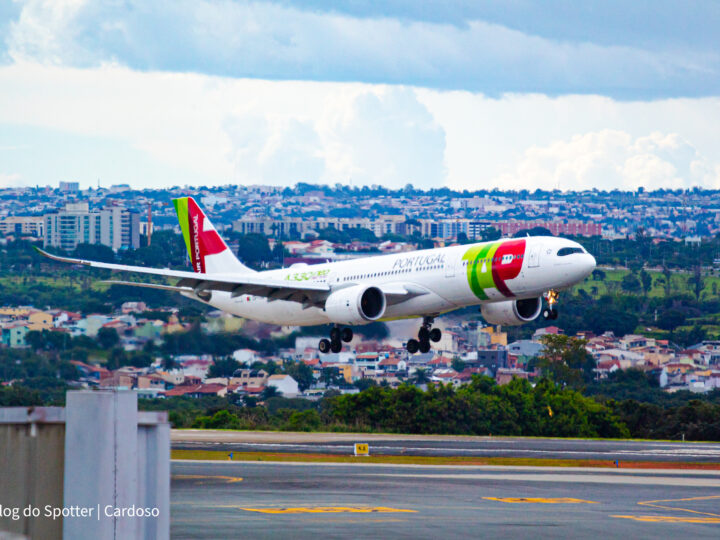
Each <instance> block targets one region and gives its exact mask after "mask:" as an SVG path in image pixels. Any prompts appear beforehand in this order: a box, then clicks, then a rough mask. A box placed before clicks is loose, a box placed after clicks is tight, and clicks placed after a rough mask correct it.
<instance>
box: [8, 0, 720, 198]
mask: <svg viewBox="0 0 720 540" xmlns="http://www.w3.org/2000/svg"><path fill="white" fill-rule="evenodd" d="M717 28H720V3H718V2H668V1H659V0H655V1H652V2H651V1H645V0H642V1H635V2H619V1H614V0H613V1H602V2H601V1H598V2H594V1H592V2H591V1H585V2H571V1H548V2H529V1H512V0H505V1H487V2H472V1H459V2H450V1H445V2H440V1H425V2H420V1H417V0H416V1H411V0H406V1H394V2H393V1H391V2H371V1H362V0H346V1H339V2H320V1H312V0H310V1H306V2H288V1H277V2H240V1H237V2H235V1H230V0H225V1H208V0H174V1H171V0H160V1H155V2H144V1H136V0H125V1H92V2H90V1H84V0H26V1H12V2H3V3H0V185H15V184H23V185H32V184H37V183H41V184H46V183H50V184H54V183H56V182H57V181H59V180H67V179H70V178H76V179H78V180H80V181H81V182H83V183H84V184H90V183H94V181H93V180H92V179H93V178H94V179H97V178H98V177H99V178H101V179H104V180H105V181H106V182H108V183H113V182H129V183H131V184H136V185H158V186H161V185H174V184H184V183H187V184H191V185H192V184H218V183H272V184H283V185H288V184H293V183H295V182H297V181H301V180H302V181H315V182H329V183H335V182H349V181H352V182H354V183H358V184H372V183H385V184H386V185H395V186H402V185H404V184H405V183H408V182H411V183H414V184H416V185H419V186H422V187H433V186H439V185H449V186H451V187H458V188H472V187H475V186H482V187H484V186H495V185H498V186H500V187H528V188H533V187H542V188H548V187H560V188H561V189H568V188H569V187H571V186H586V187H598V188H614V187H619V188H635V187H637V186H639V185H643V186H645V187H648V188H653V187H685V186H693V185H703V186H706V187H720V185H719V184H720V146H719V145H720V143H718V142H716V141H719V140H720V132H719V130H720V128H719V127H718V126H717V125H716V124H717V122H715V121H713V118H718V116H717V114H718V112H719V110H720V109H719V105H718V96H720V47H719V45H720V38H719V37H718V36H719V35H720V34H719V33H718V32H717ZM108 81H112V84H109V82H108ZM713 115H714V116H713ZM16 141H19V142H18V143H17V144H16V143H15V142H16ZM28 147H32V148H33V150H32V155H33V159H29V158H28V150H27V148H28ZM19 148H25V150H24V151H23V150H20V149H19ZM89 155H92V156H94V157H92V158H89V159H82V158H83V156H89ZM98 156H102V159H99V158H98ZM95 181H96V180H95Z"/></svg>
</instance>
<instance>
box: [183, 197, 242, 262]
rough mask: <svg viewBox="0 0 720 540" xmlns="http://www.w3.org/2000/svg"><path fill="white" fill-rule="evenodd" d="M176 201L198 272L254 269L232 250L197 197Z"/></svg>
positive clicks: (185, 236)
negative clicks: (197, 201) (242, 261)
mask: <svg viewBox="0 0 720 540" xmlns="http://www.w3.org/2000/svg"><path fill="white" fill-rule="evenodd" d="M173 204H174V205H175V212H176V213H177V217H178V221H179V222H180V229H182V233H183V237H184V238H185V245H186V247H187V250H188V255H189V256H190V261H191V262H192V266H193V269H194V270H195V272H199V273H202V274H206V273H207V274H217V273H220V272H222V273H228V272H242V273H248V272H253V270H251V269H250V268H248V267H247V266H245V265H244V264H242V263H241V262H240V261H239V260H238V259H237V257H235V255H234V254H233V252H232V251H230V248H229V247H227V244H226V243H225V241H224V240H223V239H222V238H220V235H219V234H218V233H217V231H216V230H215V227H213V224H212V223H211V222H210V220H209V219H208V218H207V216H206V215H205V213H204V212H203V211H202V210H201V209H200V206H198V204H197V203H196V202H195V199H193V198H192V197H181V198H179V199H173Z"/></svg>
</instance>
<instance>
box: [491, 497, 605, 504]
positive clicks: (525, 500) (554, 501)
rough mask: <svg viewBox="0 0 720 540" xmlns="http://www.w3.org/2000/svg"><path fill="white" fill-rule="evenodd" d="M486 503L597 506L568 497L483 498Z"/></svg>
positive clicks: (591, 502)
mask: <svg viewBox="0 0 720 540" xmlns="http://www.w3.org/2000/svg"><path fill="white" fill-rule="evenodd" d="M483 499H486V500H488V501H499V502H505V503H532V504H598V503H597V502H595V501H585V500H583V499H573V498H570V497H555V498H551V499H546V498H538V497H483Z"/></svg>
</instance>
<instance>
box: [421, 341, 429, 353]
mask: <svg viewBox="0 0 720 540" xmlns="http://www.w3.org/2000/svg"><path fill="white" fill-rule="evenodd" d="M420 352H421V353H423V354H425V353H426V352H430V342H429V341H421V342H420Z"/></svg>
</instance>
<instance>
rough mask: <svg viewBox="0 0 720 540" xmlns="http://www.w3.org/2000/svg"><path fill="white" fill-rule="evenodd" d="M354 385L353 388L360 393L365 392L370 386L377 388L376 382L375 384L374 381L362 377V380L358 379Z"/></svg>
mask: <svg viewBox="0 0 720 540" xmlns="http://www.w3.org/2000/svg"><path fill="white" fill-rule="evenodd" d="M354 385H355V388H357V389H358V390H360V391H361V392H362V391H363V390H367V389H368V388H370V387H371V386H377V382H375V379H370V378H368V377H363V378H362V379H358V380H357V381H355V383H354Z"/></svg>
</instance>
